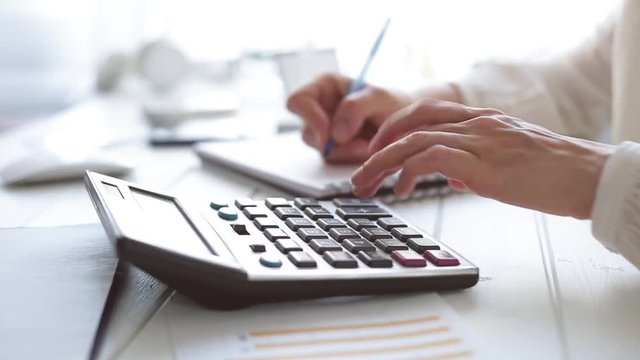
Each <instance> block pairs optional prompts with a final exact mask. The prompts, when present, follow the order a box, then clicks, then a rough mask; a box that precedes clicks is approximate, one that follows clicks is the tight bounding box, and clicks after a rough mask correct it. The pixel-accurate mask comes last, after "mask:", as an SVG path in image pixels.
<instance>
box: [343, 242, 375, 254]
mask: <svg viewBox="0 0 640 360" xmlns="http://www.w3.org/2000/svg"><path fill="white" fill-rule="evenodd" d="M342 246H344V248H345V249H347V250H349V251H351V252H352V253H354V254H357V253H358V251H375V250H376V248H375V247H374V246H373V245H371V243H370V242H368V241H367V240H364V239H347V240H345V241H344V242H343V243H342Z"/></svg>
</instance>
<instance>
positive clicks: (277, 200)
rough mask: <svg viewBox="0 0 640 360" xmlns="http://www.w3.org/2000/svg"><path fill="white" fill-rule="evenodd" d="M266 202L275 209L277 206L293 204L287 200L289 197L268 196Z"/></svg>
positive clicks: (270, 207)
mask: <svg viewBox="0 0 640 360" xmlns="http://www.w3.org/2000/svg"><path fill="white" fill-rule="evenodd" d="M264 203H265V205H267V207H268V208H269V209H271V210H273V209H275V208H277V207H288V206H291V204H289V201H287V199H285V198H281V197H271V198H267V199H266V200H265V201H264Z"/></svg>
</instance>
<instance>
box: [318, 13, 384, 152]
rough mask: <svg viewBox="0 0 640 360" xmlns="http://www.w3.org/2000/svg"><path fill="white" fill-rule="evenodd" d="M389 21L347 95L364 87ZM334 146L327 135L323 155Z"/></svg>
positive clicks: (332, 140)
mask: <svg viewBox="0 0 640 360" xmlns="http://www.w3.org/2000/svg"><path fill="white" fill-rule="evenodd" d="M390 21H391V19H389V18H387V20H386V21H385V22H384V25H383V26H382V30H380V33H379V34H378V37H377V38H376V41H375V42H374V43H373V46H372V47H371V51H369V56H368V57H367V61H366V62H365V63H364V66H363V67H362V70H361V71H360V74H359V75H358V77H357V78H356V79H354V80H353V81H352V82H351V85H350V86H349V92H347V95H349V94H353V93H355V92H357V91H360V90H362V89H363V88H364V86H365V83H364V79H365V78H366V77H367V72H368V71H369V66H370V65H371V62H372V61H373V58H374V57H375V56H376V54H377V53H378V48H380V43H382V39H383V38H384V34H385V33H386V32H387V28H388V27H389V22H390ZM335 147H336V141H335V140H334V139H333V138H332V137H329V141H327V144H326V145H325V146H324V157H327V156H329V155H331V152H332V151H333V149H334V148H335Z"/></svg>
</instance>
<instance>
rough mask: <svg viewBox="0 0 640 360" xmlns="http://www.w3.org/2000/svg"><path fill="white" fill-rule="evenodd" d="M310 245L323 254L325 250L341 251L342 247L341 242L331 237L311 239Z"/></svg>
mask: <svg viewBox="0 0 640 360" xmlns="http://www.w3.org/2000/svg"><path fill="white" fill-rule="evenodd" d="M309 246H311V248H312V249H313V250H314V251H315V252H317V253H318V254H322V253H324V252H325V251H340V250H342V248H341V247H340V244H338V243H337V242H335V241H334V240H331V239H315V240H311V242H310V243H309Z"/></svg>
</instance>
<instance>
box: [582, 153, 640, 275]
mask: <svg viewBox="0 0 640 360" xmlns="http://www.w3.org/2000/svg"><path fill="white" fill-rule="evenodd" d="M591 218H592V220H593V222H592V231H593V234H594V236H595V237H596V239H598V240H600V242H602V243H603V244H604V245H605V246H606V247H607V248H608V249H609V250H612V251H614V252H617V253H619V254H621V255H622V256H624V257H625V258H626V259H627V260H629V262H631V263H632V264H634V265H635V266H636V267H637V268H639V269H640V144H638V143H634V142H623V143H622V144H620V145H619V146H618V148H617V149H616V152H615V153H614V154H613V155H611V157H610V158H609V160H607V163H606V164H605V166H604V170H603V172H602V175H601V176H600V182H599V184H598V188H597V191H596V198H595V201H594V205H593V209H592V211H591Z"/></svg>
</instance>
